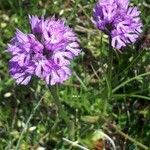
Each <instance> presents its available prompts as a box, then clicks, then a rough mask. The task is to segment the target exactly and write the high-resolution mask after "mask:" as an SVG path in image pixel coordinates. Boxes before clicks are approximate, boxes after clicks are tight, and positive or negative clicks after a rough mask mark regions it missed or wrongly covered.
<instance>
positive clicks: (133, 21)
mask: <svg viewBox="0 0 150 150" xmlns="http://www.w3.org/2000/svg"><path fill="white" fill-rule="evenodd" d="M139 15H140V11H139V10H138V8H137V7H129V0H99V1H98V2H97V4H96V5H95V7H94V9H93V18H92V22H93V23H94V24H95V26H96V27H97V28H98V29H100V30H102V31H103V32H104V33H106V34H108V35H110V36H111V39H112V43H111V44H112V46H113V47H114V48H116V49H118V50H119V49H121V48H122V47H125V46H127V44H131V43H134V42H135V41H136V40H137V39H138V37H139V35H140V33H141V32H142V22H141V20H140V17H139Z"/></svg>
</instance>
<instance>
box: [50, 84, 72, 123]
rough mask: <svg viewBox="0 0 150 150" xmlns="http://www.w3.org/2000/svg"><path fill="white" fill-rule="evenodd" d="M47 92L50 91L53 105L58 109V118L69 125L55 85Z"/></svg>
mask: <svg viewBox="0 0 150 150" xmlns="http://www.w3.org/2000/svg"><path fill="white" fill-rule="evenodd" d="M49 90H50V92H51V95H52V97H53V99H54V103H55V104H56V106H57V108H58V115H59V118H61V119H62V120H64V121H65V123H66V124H68V123H69V119H68V116H67V113H66V112H65V111H64V109H63V107H62V104H61V101H60V99H59V96H58V92H57V87H56V85H53V86H50V87H49Z"/></svg>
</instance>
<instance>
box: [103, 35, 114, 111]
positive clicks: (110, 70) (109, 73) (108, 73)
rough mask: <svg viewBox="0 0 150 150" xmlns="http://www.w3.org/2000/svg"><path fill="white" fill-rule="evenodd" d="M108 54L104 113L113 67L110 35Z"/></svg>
mask: <svg viewBox="0 0 150 150" xmlns="http://www.w3.org/2000/svg"><path fill="white" fill-rule="evenodd" d="M108 53H109V55H108V68H107V72H106V73H107V74H106V83H107V89H108V95H107V98H106V99H105V105H104V113H106V110H107V103H108V101H109V100H110V99H111V97H112V67H113V48H112V46H111V36H109V52H108Z"/></svg>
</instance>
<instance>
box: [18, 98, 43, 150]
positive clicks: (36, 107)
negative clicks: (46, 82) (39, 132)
mask: <svg viewBox="0 0 150 150" xmlns="http://www.w3.org/2000/svg"><path fill="white" fill-rule="evenodd" d="M43 98H44V96H42V98H41V99H40V100H39V102H38V103H37V104H36V106H35V107H34V108H33V111H32V112H31V114H30V116H29V118H28V120H27V122H26V124H25V127H24V128H23V130H22V132H21V134H20V136H19V139H18V142H17V145H16V148H15V150H19V146H20V142H21V140H22V138H23V135H24V133H25V132H26V131H27V129H28V125H29V123H30V121H31V119H32V118H33V115H34V114H35V112H36V110H37V109H38V108H39V106H40V104H41V102H42V100H43Z"/></svg>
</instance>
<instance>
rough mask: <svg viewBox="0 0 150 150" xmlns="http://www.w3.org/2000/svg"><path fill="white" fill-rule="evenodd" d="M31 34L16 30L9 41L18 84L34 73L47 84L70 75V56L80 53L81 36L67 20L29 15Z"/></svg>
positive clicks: (11, 63) (14, 75) (65, 78)
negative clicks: (79, 40) (79, 37)
mask: <svg viewBox="0 0 150 150" xmlns="http://www.w3.org/2000/svg"><path fill="white" fill-rule="evenodd" d="M29 21H30V24H31V32H32V33H31V34H24V33H23V32H21V31H20V30H18V29H17V30H16V33H15V36H14V37H13V38H12V40H11V42H10V43H9V44H8V51H9V52H10V53H11V55H12V58H11V60H10V74H11V75H12V77H13V78H14V79H15V80H16V82H17V83H18V84H24V85H26V84H28V83H29V81H30V80H31V78H32V77H33V76H37V77H39V78H41V79H42V80H45V81H46V83H47V84H50V85H54V84H56V83H62V82H63V81H65V80H67V79H68V78H69V76H70V75H71V70H70V68H69V65H70V62H71V60H72V59H73V58H74V57H75V56H77V55H78V54H79V53H80V48H79V43H78V38H77V36H76V34H75V33H74V32H73V31H72V29H71V28H70V27H69V26H67V25H65V22H64V21H63V20H60V19H56V18H55V17H52V18H47V19H44V17H41V18H38V17H37V16H29Z"/></svg>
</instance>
